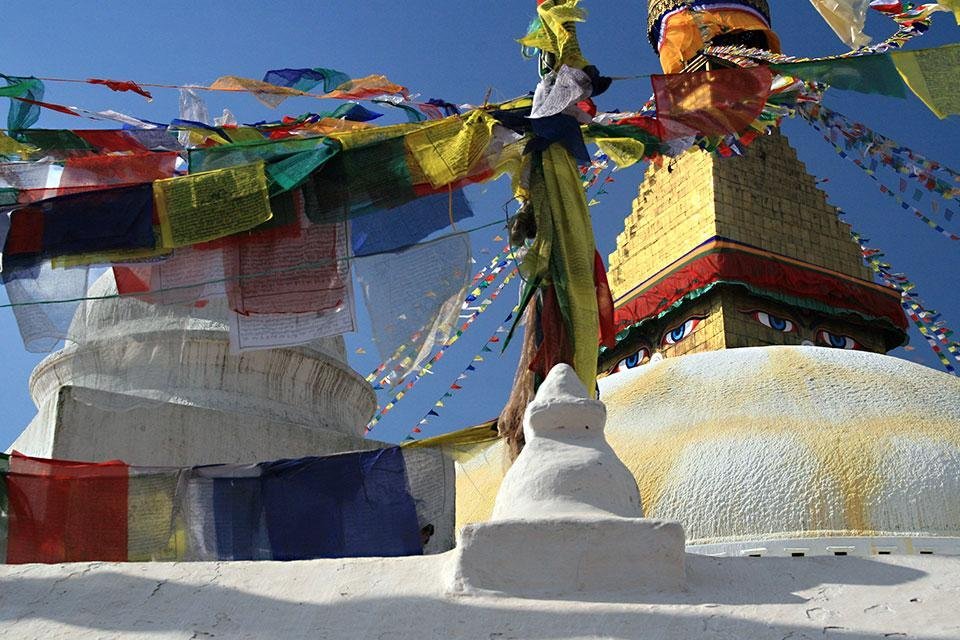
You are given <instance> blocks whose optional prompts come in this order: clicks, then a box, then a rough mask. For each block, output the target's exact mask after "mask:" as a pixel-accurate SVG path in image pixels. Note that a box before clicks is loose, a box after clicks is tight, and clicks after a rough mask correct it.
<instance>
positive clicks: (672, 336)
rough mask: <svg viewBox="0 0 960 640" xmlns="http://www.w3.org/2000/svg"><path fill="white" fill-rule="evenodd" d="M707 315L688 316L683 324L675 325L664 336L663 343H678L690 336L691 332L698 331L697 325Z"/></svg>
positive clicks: (665, 344)
mask: <svg viewBox="0 0 960 640" xmlns="http://www.w3.org/2000/svg"><path fill="white" fill-rule="evenodd" d="M705 317H706V316H694V317H692V318H688V319H687V320H686V321H685V322H684V323H683V324H681V325H679V326H677V327H674V328H673V329H671V330H670V331H668V332H667V333H666V334H664V336H663V345H664V346H667V345H672V344H677V343H678V342H680V341H681V340H685V339H686V338H689V337H690V334H691V333H693V332H694V331H696V329H697V327H698V326H699V325H700V323H701V322H703V319H704V318H705Z"/></svg>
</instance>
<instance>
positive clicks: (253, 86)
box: [210, 76, 305, 109]
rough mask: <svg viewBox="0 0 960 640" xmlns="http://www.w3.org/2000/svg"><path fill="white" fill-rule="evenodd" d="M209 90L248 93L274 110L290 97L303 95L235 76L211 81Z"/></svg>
mask: <svg viewBox="0 0 960 640" xmlns="http://www.w3.org/2000/svg"><path fill="white" fill-rule="evenodd" d="M210 88H211V89H215V90H219V91H249V92H250V93H251V94H252V95H253V97H254V98H256V99H257V100H259V101H260V102H261V103H262V104H264V105H266V106H267V107H270V108H271V109H274V108H276V107H277V106H278V105H279V104H280V103H281V102H283V101H284V100H286V99H287V98H289V97H291V96H302V95H305V93H304V92H303V91H299V90H297V89H292V88H290V87H281V86H278V85H275V84H271V83H269V82H264V81H262V80H254V79H253V78H239V77H237V76H221V77H219V78H217V79H216V80H214V81H213V84H211V85H210Z"/></svg>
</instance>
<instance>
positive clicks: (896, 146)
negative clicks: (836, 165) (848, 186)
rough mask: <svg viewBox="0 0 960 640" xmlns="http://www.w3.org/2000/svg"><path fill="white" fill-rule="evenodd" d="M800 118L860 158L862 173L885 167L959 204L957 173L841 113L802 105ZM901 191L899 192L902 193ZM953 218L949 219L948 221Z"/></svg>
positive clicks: (902, 177)
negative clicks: (819, 127) (815, 126)
mask: <svg viewBox="0 0 960 640" xmlns="http://www.w3.org/2000/svg"><path fill="white" fill-rule="evenodd" d="M799 112H800V114H801V115H802V116H803V117H804V118H806V119H808V120H811V119H812V120H816V121H817V122H818V123H819V124H820V126H821V127H822V129H825V131H823V130H821V133H824V135H826V136H827V137H828V138H829V141H830V142H831V143H832V144H834V145H840V144H841V143H842V146H843V149H844V150H846V151H848V152H854V153H856V154H857V155H859V156H861V161H862V162H863V163H864V166H863V167H862V168H863V169H864V170H865V171H867V172H868V173H869V172H876V171H877V169H879V168H881V167H887V168H889V169H890V170H891V171H893V172H895V173H897V174H899V176H900V179H901V180H904V179H909V180H911V181H913V183H914V184H915V185H916V186H917V187H919V188H921V189H923V191H924V192H927V193H929V194H937V195H940V196H942V198H943V199H944V200H954V201H957V202H960V172H958V171H955V170H953V169H951V168H950V167H947V166H944V165H943V164H941V163H939V162H937V161H934V160H930V159H929V158H926V157H924V156H922V155H921V154H919V153H917V152H916V151H914V150H912V149H910V148H908V147H905V146H904V145H902V144H900V143H898V142H896V141H894V140H891V139H890V138H888V137H886V136H884V135H882V134H880V133H877V132H876V131H873V130H872V129H870V128H869V127H867V126H866V125H864V124H862V123H859V122H852V121H851V120H850V119H849V118H847V117H846V116H844V115H843V114H841V113H838V112H836V111H833V110H832V109H828V108H827V107H824V106H823V105H803V106H802V107H801V108H800V110H799ZM903 190H904V189H901V192H902V191H903ZM950 217H952V214H951V215H950V216H948V219H949V218H950Z"/></svg>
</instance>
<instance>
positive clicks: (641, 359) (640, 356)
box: [610, 347, 650, 374]
mask: <svg viewBox="0 0 960 640" xmlns="http://www.w3.org/2000/svg"><path fill="white" fill-rule="evenodd" d="M648 360H650V350H649V349H647V348H646V347H640V349H639V350H638V351H636V352H634V353H632V354H630V355H629V356H627V357H626V358H624V359H623V360H621V361H620V362H618V363H617V364H616V366H615V367H614V368H613V369H611V370H610V373H611V374H614V373H619V372H621V371H626V370H627V369H633V368H635V367H639V366H640V365H642V364H646V363H647V361H648Z"/></svg>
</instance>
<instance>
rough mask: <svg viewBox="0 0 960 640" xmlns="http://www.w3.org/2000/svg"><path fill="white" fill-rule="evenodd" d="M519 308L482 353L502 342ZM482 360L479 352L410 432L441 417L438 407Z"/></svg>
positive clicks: (490, 350)
mask: <svg viewBox="0 0 960 640" xmlns="http://www.w3.org/2000/svg"><path fill="white" fill-rule="evenodd" d="M507 277H508V278H509V277H511V276H510V275H508V276H507ZM518 310H519V307H514V308H513V309H512V310H511V311H510V314H509V315H508V316H507V317H506V318H505V319H504V320H503V322H502V323H501V324H500V326H499V327H497V329H496V331H494V332H493V334H492V335H491V336H490V337H489V338H487V340H486V342H484V344H483V347H481V349H480V352H481V353H492V352H493V349H491V348H490V345H492V344H495V343H497V342H500V334H501V333H506V332H507V331H508V327H509V323H510V322H511V321H512V320H513V316H514V314H515V313H516V312H517V311H518ZM477 358H479V360H478V359H477ZM482 361H483V357H482V356H480V355H479V354H477V355H476V356H474V358H473V359H472V360H471V364H469V365H467V368H466V369H464V370H463V371H461V372H460V374H459V375H458V376H457V378H456V380H455V381H454V382H453V383H452V384H451V385H450V389H449V390H448V391H446V392H445V393H444V394H443V396H442V397H441V398H440V399H439V400H437V401H436V402H435V403H434V405H433V406H434V408H433V409H430V410H429V411H428V412H427V413H426V415H424V416H423V417H422V418H421V419H420V420H419V421H418V422H417V423H416V425H414V427H413V428H412V429H411V430H410V433H411V434H420V433H423V427H424V426H426V425H427V424H429V422H430V419H431V418H439V417H440V413H439V412H438V411H437V408H443V406H444V405H443V401H444V400H445V399H446V398H450V397H453V394H454V393H455V392H457V391H462V390H463V385H462V384H460V382H461V381H463V380H466V379H467V378H468V377H469V376H470V373H471V372H474V371H476V370H477V367H476V365H474V364H473V363H474V362H482Z"/></svg>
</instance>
